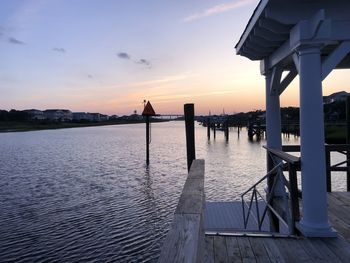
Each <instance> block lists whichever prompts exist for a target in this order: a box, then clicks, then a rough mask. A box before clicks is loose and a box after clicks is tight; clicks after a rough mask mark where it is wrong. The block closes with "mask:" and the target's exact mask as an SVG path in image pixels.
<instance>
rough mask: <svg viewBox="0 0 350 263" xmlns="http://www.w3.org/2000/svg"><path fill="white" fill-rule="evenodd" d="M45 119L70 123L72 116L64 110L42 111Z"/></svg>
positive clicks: (68, 111)
mask: <svg viewBox="0 0 350 263" xmlns="http://www.w3.org/2000/svg"><path fill="white" fill-rule="evenodd" d="M44 116H45V118H46V119H48V120H51V121H71V120H72V119H73V114H72V112H71V111H70V110H64V109H48V110H45V111H44Z"/></svg>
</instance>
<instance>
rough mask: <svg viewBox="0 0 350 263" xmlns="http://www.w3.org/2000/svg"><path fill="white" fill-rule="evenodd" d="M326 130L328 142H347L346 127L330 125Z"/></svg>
mask: <svg viewBox="0 0 350 263" xmlns="http://www.w3.org/2000/svg"><path fill="white" fill-rule="evenodd" d="M325 131H326V132H325V137H326V143H346V127H339V126H328V127H326V129H325Z"/></svg>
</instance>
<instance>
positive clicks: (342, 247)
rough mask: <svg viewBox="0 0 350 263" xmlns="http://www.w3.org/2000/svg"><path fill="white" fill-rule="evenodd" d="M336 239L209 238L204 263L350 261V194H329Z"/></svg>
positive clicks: (206, 239)
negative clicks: (336, 233)
mask: <svg viewBox="0 0 350 263" xmlns="http://www.w3.org/2000/svg"><path fill="white" fill-rule="evenodd" d="M328 212H329V218H330V221H331V223H332V225H333V227H334V228H335V229H336V230H337V231H338V237H337V238H303V237H300V238H290V237H289V238H283V237H258V236H247V235H246V236H244V235H242V236H228V235H225V236H224V235H206V236H205V256H204V262H350V192H333V193H329V194H328Z"/></svg>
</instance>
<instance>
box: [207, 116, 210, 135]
mask: <svg viewBox="0 0 350 263" xmlns="http://www.w3.org/2000/svg"><path fill="white" fill-rule="evenodd" d="M207 137H208V140H210V118H207Z"/></svg>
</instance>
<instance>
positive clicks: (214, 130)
mask: <svg viewBox="0 0 350 263" xmlns="http://www.w3.org/2000/svg"><path fill="white" fill-rule="evenodd" d="M213 133H214V139H216V123H214V124H213Z"/></svg>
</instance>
